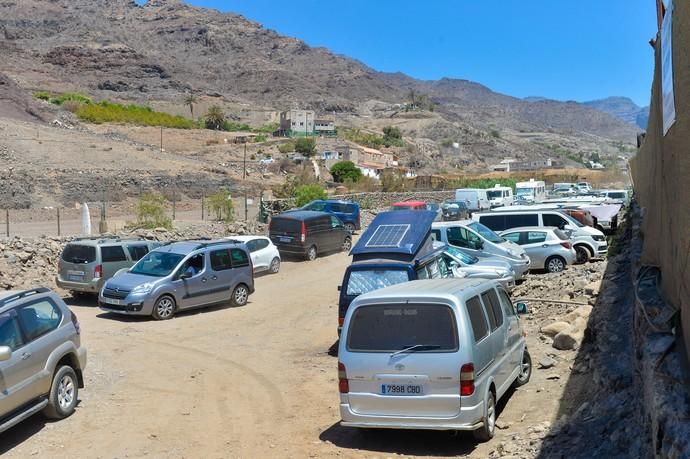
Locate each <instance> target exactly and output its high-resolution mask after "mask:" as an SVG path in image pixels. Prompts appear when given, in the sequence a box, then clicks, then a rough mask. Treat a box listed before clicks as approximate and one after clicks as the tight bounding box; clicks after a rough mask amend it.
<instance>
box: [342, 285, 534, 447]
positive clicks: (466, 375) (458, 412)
mask: <svg viewBox="0 0 690 459" xmlns="http://www.w3.org/2000/svg"><path fill="white" fill-rule="evenodd" d="M522 310H524V311H525V312H526V305H523V304H518V311H519V312H522ZM518 311H516V309H515V308H514V307H513V304H512V303H511V300H510V297H509V296H508V293H506V291H505V290H504V289H503V288H502V287H501V286H499V285H498V284H497V283H496V282H495V281H492V280H481V279H460V280H458V279H437V280H425V281H412V282H406V283H404V284H398V285H395V286H392V287H386V288H384V289H381V290H376V291H373V292H371V293H367V294H365V295H362V296H359V297H357V299H355V301H354V302H353V303H352V305H351V306H350V308H349V310H348V312H347V315H346V317H345V323H344V325H343V330H342V335H341V339H340V347H339V350H338V352H339V353H338V356H339V362H338V379H339V390H340V416H341V418H342V425H343V426H350V427H362V428H394V429H432V430H468V431H473V432H474V434H475V436H476V437H477V439H479V440H481V441H486V440H489V439H490V438H492V437H493V436H494V431H495V421H496V404H497V402H498V401H499V400H500V399H501V397H503V396H504V395H505V394H506V393H507V391H508V389H509V388H510V387H511V386H521V385H523V384H526V383H527V382H528V381H529V378H530V375H531V369H532V365H531V358H530V355H529V352H527V347H526V343H525V338H524V336H523V333H522V329H521V326H520V321H519V319H518V315H517V314H518Z"/></svg>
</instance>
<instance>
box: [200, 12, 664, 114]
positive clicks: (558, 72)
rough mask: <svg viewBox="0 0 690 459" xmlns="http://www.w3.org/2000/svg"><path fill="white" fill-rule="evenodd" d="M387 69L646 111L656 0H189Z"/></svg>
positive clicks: (522, 93)
mask: <svg viewBox="0 0 690 459" xmlns="http://www.w3.org/2000/svg"><path fill="white" fill-rule="evenodd" d="M189 3H191V4H194V5H197V6H205V7H211V8H215V9H219V10H221V11H231V12H235V13H239V14H242V15H244V16H245V17H247V18H249V19H253V20H255V21H257V22H260V23H262V24H263V25H264V26H266V27H268V28H270V29H274V30H276V31H277V32H279V33H282V34H285V35H289V36H294V37H297V38H300V39H302V40H304V41H305V42H306V43H308V44H309V45H312V46H325V47H327V48H330V49H331V50H333V51H335V52H336V53H340V54H345V55H347V56H350V57H353V58H356V59H358V60H360V61H362V62H364V63H365V64H367V65H369V66H370V67H373V68H374V69H377V70H382V71H391V72H392V71H402V72H404V73H407V74H409V75H411V76H414V77H416V78H421V79H437V78H441V77H444V76H446V77H452V78H462V79H468V80H473V81H477V82H479V83H482V84H484V85H486V86H489V87H490V88H491V89H493V90H495V91H499V92H502V93H506V94H510V95H513V96H517V97H526V96H544V97H549V98H554V99H561V100H577V101H585V100H592V99H597V98H602V97H607V96H612V95H620V96H628V97H630V98H631V99H633V100H634V101H635V102H636V103H637V104H639V105H647V104H648V103H649V97H650V87H651V80H652V73H653V50H652V48H651V47H650V46H649V44H648V41H649V39H650V38H652V37H653V36H654V35H655V33H656V12H655V2H654V1H652V0H493V1H489V0H427V1H426V2H419V1H411V0H335V1H325V0H302V1H297V2H285V1H281V2H278V1H269V0H189Z"/></svg>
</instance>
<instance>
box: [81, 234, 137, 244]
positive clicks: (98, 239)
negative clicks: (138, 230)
mask: <svg viewBox="0 0 690 459" xmlns="http://www.w3.org/2000/svg"><path fill="white" fill-rule="evenodd" d="M146 240H147V239H144V238H143V237H141V236H138V237H125V238H123V237H122V236H84V237H77V238H74V239H72V240H71V241H69V242H79V241H95V242H96V243H97V244H101V243H106V242H123V241H124V242H126V241H146Z"/></svg>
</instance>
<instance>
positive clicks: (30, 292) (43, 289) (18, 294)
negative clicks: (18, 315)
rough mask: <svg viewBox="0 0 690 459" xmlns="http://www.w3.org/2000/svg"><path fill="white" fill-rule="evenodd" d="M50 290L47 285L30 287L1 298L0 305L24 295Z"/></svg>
mask: <svg viewBox="0 0 690 459" xmlns="http://www.w3.org/2000/svg"><path fill="white" fill-rule="evenodd" d="M48 292H50V289H49V288H47V287H37V288H32V289H29V290H24V291H22V292H19V293H17V294H14V295H11V296H8V297H7V298H2V299H0V307H2V306H5V305H6V304H8V303H11V302H13V301H17V300H20V299H22V298H24V297H27V296H29V295H39V294H41V293H48Z"/></svg>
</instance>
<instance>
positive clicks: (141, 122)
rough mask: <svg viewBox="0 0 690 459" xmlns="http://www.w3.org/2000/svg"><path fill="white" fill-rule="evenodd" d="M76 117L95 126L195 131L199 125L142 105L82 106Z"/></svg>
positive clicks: (110, 103)
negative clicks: (153, 127)
mask: <svg viewBox="0 0 690 459" xmlns="http://www.w3.org/2000/svg"><path fill="white" fill-rule="evenodd" d="M75 113H76V115H77V116H78V117H79V118H80V119H82V120H84V121H88V122H91V123H95V124H102V123H124V124H135V125H138V126H163V127H169V128H177V129H193V128H195V127H197V124H196V123H195V122H194V121H192V120H190V119H188V118H185V117H183V116H175V115H170V114H168V113H162V112H156V111H154V110H152V109H151V107H144V106H140V105H134V104H130V105H121V104H115V103H112V102H108V101H103V102H99V103H97V104H81V106H79V108H78V109H77V111H76V112H75Z"/></svg>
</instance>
